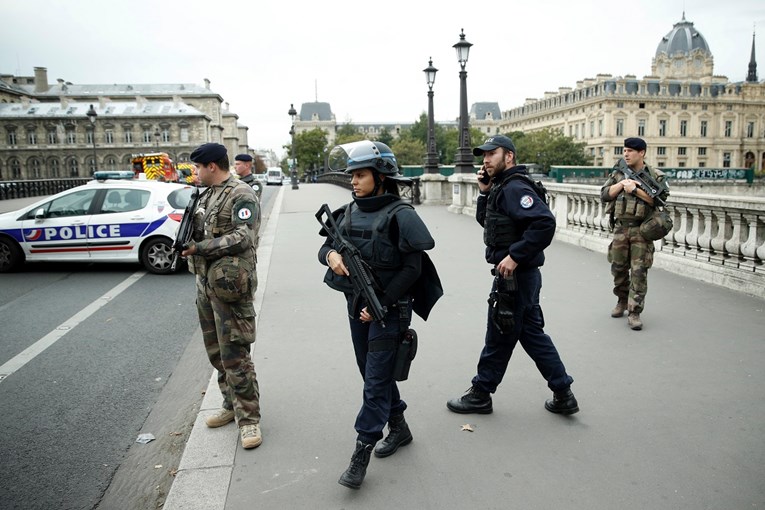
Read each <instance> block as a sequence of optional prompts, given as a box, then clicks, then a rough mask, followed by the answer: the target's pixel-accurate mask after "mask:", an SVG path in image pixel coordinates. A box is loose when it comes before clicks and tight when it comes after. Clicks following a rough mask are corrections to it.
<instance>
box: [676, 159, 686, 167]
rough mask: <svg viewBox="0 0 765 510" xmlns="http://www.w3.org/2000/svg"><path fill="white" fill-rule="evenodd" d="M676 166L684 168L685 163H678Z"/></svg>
mask: <svg viewBox="0 0 765 510" xmlns="http://www.w3.org/2000/svg"><path fill="white" fill-rule="evenodd" d="M677 166H679V167H680V168H683V167H684V166H685V161H678V162H677Z"/></svg>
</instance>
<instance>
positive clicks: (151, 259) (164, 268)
mask: <svg viewBox="0 0 765 510" xmlns="http://www.w3.org/2000/svg"><path fill="white" fill-rule="evenodd" d="M123 173H124V174H125V175H122V174H123ZM95 177H96V178H95V179H94V180H93V181H90V182H89V183H87V184H85V185H82V186H77V187H75V188H72V189H69V190H66V191H62V192H61V193H58V194H57V195H53V196H50V197H47V198H45V199H44V200H41V201H39V202H37V203H35V204H33V205H30V206H27V207H25V208H23V209H20V210H18V211H14V212H9V213H4V214H0V272H8V271H12V270H14V269H16V268H18V267H19V266H20V265H21V264H22V263H23V262H24V261H27V262H46V261H72V262H140V263H141V264H143V265H144V266H145V267H146V269H147V270H149V271H150V272H152V273H156V274H167V273H169V272H170V265H171V263H172V255H173V253H172V248H171V247H172V243H173V240H174V239H175V233H176V231H177V229H178V226H179V224H180V221H181V218H182V217H183V213H184V210H185V208H186V204H187V203H188V202H189V199H190V197H191V191H192V189H193V188H192V187H191V186H188V185H185V184H173V183H163V182H156V181H148V180H137V179H132V177H133V172H106V173H102V172H96V176H95ZM123 179H124V180H123Z"/></svg>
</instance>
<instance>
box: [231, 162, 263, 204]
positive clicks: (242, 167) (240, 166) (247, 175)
mask: <svg viewBox="0 0 765 510" xmlns="http://www.w3.org/2000/svg"><path fill="white" fill-rule="evenodd" d="M234 170H235V171H236V175H238V176H239V180H240V181H242V182H243V183H245V184H247V185H248V186H249V187H251V188H252V189H253V190H255V193H257V194H258V198H260V193H261V192H262V191H263V186H262V185H261V183H260V182H258V180H257V179H255V176H254V175H252V156H250V155H249V154H237V155H236V156H235V157H234Z"/></svg>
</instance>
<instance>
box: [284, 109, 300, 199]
mask: <svg viewBox="0 0 765 510" xmlns="http://www.w3.org/2000/svg"><path fill="white" fill-rule="evenodd" d="M287 115H289V116H290V118H291V119H292V127H291V128H290V136H291V137H292V145H291V146H290V159H291V161H290V170H291V171H290V181H292V189H300V187H299V186H298V177H297V169H296V168H295V117H296V116H297V111H296V110H295V105H294V104H292V103H290V110H289V111H288V112H287Z"/></svg>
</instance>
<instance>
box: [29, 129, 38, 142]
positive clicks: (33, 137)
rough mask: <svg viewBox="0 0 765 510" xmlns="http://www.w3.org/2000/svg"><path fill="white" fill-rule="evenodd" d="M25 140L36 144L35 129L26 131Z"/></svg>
mask: <svg viewBox="0 0 765 510" xmlns="http://www.w3.org/2000/svg"><path fill="white" fill-rule="evenodd" d="M27 142H29V145H37V132H36V131H27Z"/></svg>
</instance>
